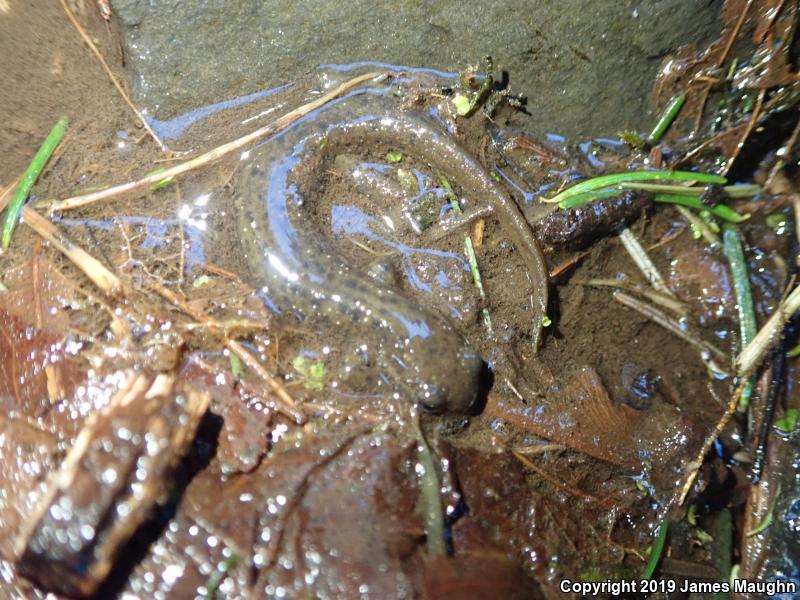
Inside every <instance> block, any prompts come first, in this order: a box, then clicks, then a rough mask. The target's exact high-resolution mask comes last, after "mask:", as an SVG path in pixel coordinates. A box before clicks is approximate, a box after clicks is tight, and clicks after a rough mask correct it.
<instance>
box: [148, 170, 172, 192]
mask: <svg viewBox="0 0 800 600" xmlns="http://www.w3.org/2000/svg"><path fill="white" fill-rule="evenodd" d="M166 170H167V168H166V167H158V168H157V169H153V170H152V171H150V172H149V173H147V174H146V175H145V177H150V176H151V175H158V174H159V173H163V172H164V171H166ZM173 181H175V177H172V176H170V177H164V179H161V180H159V181H156V182H155V183H154V184H152V185H151V186H150V190H151V191H156V190H160V189H161V188H165V187H167V186H168V185H169V184H170V183H172V182H173Z"/></svg>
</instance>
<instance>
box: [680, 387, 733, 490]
mask: <svg viewBox="0 0 800 600" xmlns="http://www.w3.org/2000/svg"><path fill="white" fill-rule="evenodd" d="M744 388H745V384H744V383H743V384H742V385H740V386H739V387H738V388H736V391H735V392H734V393H733V395H732V396H731V399H730V402H728V407H727V408H726V410H725V413H724V414H723V415H722V417H721V418H720V420H719V421H717V424H716V426H715V427H714V430H713V431H712V432H711V433H710V434H709V435H708V436H707V437H706V439H705V441H704V442H703V446H702V447H701V448H700V452H698V453H697V457H696V458H695V459H694V461H692V462H691V463H689V465H690V466H689V468H690V469H691V472H690V473H689V475H688V476H687V477H686V481H685V482H684V483H683V489H682V490H681V495H680V500H679V501H678V504H679V505H682V504H683V503H684V502H685V501H686V496H688V495H689V492H690V491H691V489H692V484H693V483H694V480H695V479H697V474H698V473H699V472H700V467H702V466H703V459H704V458H705V456H706V454H708V451H709V450H710V449H711V445H712V444H713V443H714V440H716V439H717V438H718V437H719V436H720V434H721V433H722V430H723V429H725V426H726V425H727V424H728V421H730V419H731V417H732V416H733V413H734V412H736V407H737V406H738V405H739V398H740V397H741V395H742V392H743V391H744Z"/></svg>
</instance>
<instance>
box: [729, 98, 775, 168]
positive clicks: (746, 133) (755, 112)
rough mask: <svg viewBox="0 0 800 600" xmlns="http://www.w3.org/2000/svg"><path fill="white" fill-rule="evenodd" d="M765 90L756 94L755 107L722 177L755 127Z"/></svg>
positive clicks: (762, 104)
mask: <svg viewBox="0 0 800 600" xmlns="http://www.w3.org/2000/svg"><path fill="white" fill-rule="evenodd" d="M766 93H767V90H766V89H762V90H761V91H760V92H759V93H758V99H757V100H756V105H755V106H754V107H753V113H752V116H751V117H750V120H749V121H748V122H747V127H745V129H744V133H742V137H740V138H739V143H738V144H736V150H734V151H733V156H731V157H730V158H729V159H728V160H727V162H726V163H725V168H724V169H722V175H727V174H728V171H730V169H731V167H732V166H733V163H734V161H735V160H736V157H737V156H739V153H740V152H741V151H742V148H743V147H744V144H745V142H746V141H747V138H749V137H750V134H751V133H752V131H753V128H754V127H755V126H756V122H757V121H758V117H759V115H760V114H761V107H762V106H764V96H765V95H766Z"/></svg>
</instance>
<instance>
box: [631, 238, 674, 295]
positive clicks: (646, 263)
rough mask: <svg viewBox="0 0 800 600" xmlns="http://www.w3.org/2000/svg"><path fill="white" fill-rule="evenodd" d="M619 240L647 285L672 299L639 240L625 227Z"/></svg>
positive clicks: (669, 291)
mask: <svg viewBox="0 0 800 600" xmlns="http://www.w3.org/2000/svg"><path fill="white" fill-rule="evenodd" d="M619 240H620V241H621V242H622V245H623V246H624V247H625V250H627V251H628V254H630V255H631V258H632V259H633V262H635V263H636V266H637V267H639V270H640V271H641V272H642V274H643V275H644V276H645V279H647V281H648V283H650V285H652V286H653V287H654V288H655V289H656V290H658V291H659V292H661V293H662V294H664V295H665V296H670V297H673V298H674V297H675V294H673V293H672V290H670V289H669V287H667V284H666V283H665V282H664V278H663V277H662V276H661V273H659V271H658V269H657V268H656V266H655V265H654V264H653V261H652V260H650V256H649V255H648V254H647V250H645V249H644V248H643V247H642V245H641V244H640V243H639V240H637V239H636V236H635V235H633V232H632V231H631V230H630V229H628V228H627V227H626V228H625V229H623V230H622V231H621V232H620V234H619Z"/></svg>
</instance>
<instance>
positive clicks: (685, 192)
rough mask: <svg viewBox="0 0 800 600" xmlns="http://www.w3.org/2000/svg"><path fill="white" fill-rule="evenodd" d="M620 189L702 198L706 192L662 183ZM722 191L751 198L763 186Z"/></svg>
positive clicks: (634, 184) (628, 184) (631, 184)
mask: <svg viewBox="0 0 800 600" xmlns="http://www.w3.org/2000/svg"><path fill="white" fill-rule="evenodd" d="M619 187H621V188H626V189H630V190H644V191H646V192H663V193H665V194H678V195H679V196H690V195H691V196H702V195H703V192H705V191H706V188H705V187H702V186H697V185H695V186H689V185H669V184H662V183H647V182H637V181H634V182H625V183H621V184H619ZM722 191H723V192H725V195H727V196H728V197H729V198H749V197H751V196H755V195H756V194H758V193H759V192H761V186H760V185H757V184H755V183H747V184H741V185H724V186H722Z"/></svg>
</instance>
